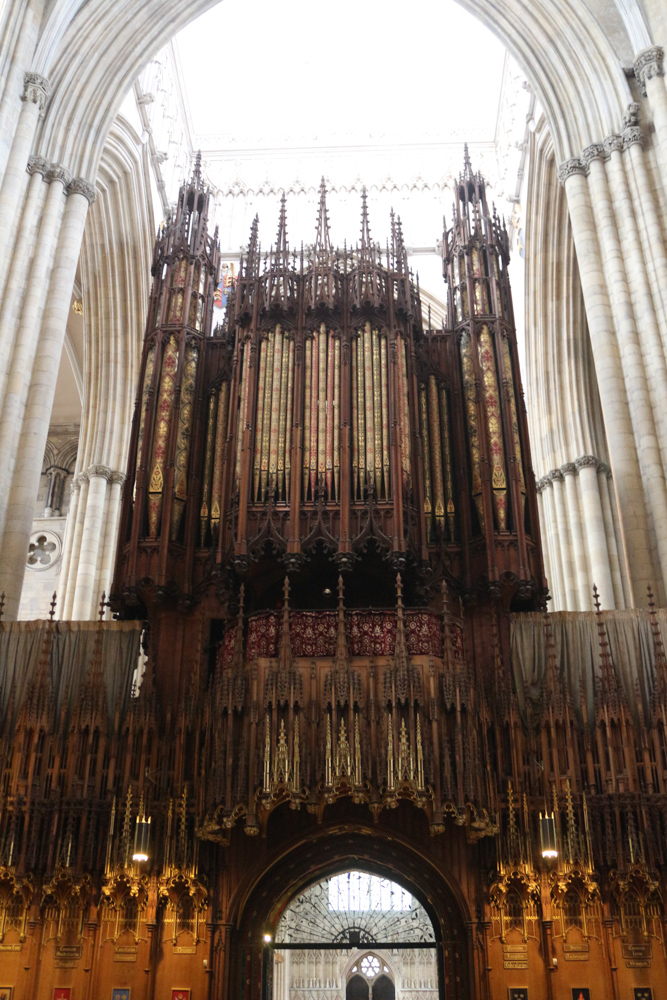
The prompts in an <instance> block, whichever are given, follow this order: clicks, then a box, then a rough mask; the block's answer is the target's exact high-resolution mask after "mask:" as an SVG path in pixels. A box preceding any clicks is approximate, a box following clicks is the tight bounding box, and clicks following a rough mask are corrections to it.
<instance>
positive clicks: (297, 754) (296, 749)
mask: <svg viewBox="0 0 667 1000" xmlns="http://www.w3.org/2000/svg"><path fill="white" fill-rule="evenodd" d="M300 742H301V738H300V728H299V713H298V711H297V712H296V714H295V716H294V735H293V752H292V757H293V759H294V768H293V771H292V791H294V792H298V791H299V790H300V789H299V786H300V785H301V746H300Z"/></svg>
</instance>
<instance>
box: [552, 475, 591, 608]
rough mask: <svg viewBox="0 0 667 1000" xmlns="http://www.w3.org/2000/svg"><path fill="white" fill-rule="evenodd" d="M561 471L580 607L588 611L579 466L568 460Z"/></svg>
mask: <svg viewBox="0 0 667 1000" xmlns="http://www.w3.org/2000/svg"><path fill="white" fill-rule="evenodd" d="M560 471H561V472H562V473H563V477H564V481H565V493H566V496H567V517H568V523H569V525H570V534H571V537H572V555H573V557H574V558H573V561H574V570H575V574H576V583H577V591H578V594H579V601H578V607H579V608H580V609H581V610H583V611H588V610H590V608H591V606H592V605H591V601H592V588H591V586H590V574H589V570H588V558H587V553H586V549H585V547H584V538H583V534H582V531H581V511H580V510H579V490H578V489H577V467H576V465H575V464H574V462H566V463H565V465H563V466H561V470H560Z"/></svg>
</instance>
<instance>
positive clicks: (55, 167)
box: [44, 163, 72, 190]
mask: <svg viewBox="0 0 667 1000" xmlns="http://www.w3.org/2000/svg"><path fill="white" fill-rule="evenodd" d="M44 180H45V181H46V182H47V183H48V184H51V183H53V181H60V183H61V184H62V186H63V187H64V188H65V190H67V185H68V184H69V183H70V181H71V180H72V175H71V174H70V172H69V170H66V169H65V167H63V165H62V163H49V169H48V170H47V171H46V174H45V175H44Z"/></svg>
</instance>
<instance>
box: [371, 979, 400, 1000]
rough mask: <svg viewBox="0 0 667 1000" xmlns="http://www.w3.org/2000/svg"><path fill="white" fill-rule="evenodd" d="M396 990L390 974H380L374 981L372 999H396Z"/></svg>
mask: <svg viewBox="0 0 667 1000" xmlns="http://www.w3.org/2000/svg"><path fill="white" fill-rule="evenodd" d="M395 997H396V990H395V988H394V984H393V983H392V981H391V979H390V978H389V976H378V978H377V979H376V980H375V982H374V983H373V992H372V1000H395Z"/></svg>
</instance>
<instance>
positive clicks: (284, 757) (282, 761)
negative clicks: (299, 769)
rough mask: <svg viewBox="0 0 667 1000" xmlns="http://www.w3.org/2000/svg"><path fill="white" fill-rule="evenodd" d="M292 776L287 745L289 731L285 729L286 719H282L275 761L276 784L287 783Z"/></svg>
mask: <svg viewBox="0 0 667 1000" xmlns="http://www.w3.org/2000/svg"><path fill="white" fill-rule="evenodd" d="M289 778H290V766H289V749H288V747H287V733H286V731H285V720H284V719H281V720H280V731H279V733H278V744H277V746H276V757H275V760H274V762H273V781H274V784H276V785H277V784H287V783H288V782H289Z"/></svg>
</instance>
